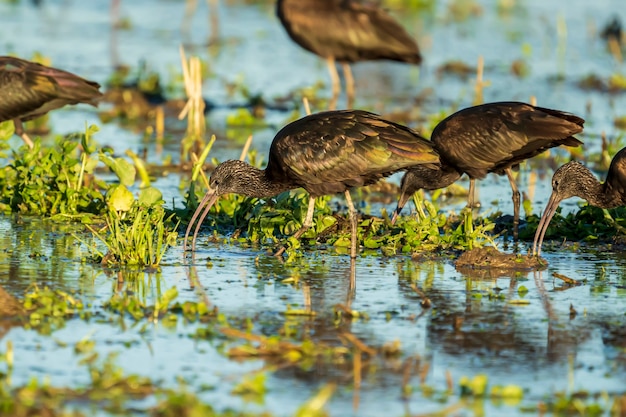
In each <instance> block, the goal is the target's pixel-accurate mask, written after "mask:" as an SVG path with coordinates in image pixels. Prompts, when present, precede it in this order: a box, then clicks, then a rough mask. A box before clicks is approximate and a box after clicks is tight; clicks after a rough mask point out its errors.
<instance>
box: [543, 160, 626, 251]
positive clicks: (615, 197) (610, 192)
mask: <svg viewBox="0 0 626 417" xmlns="http://www.w3.org/2000/svg"><path fill="white" fill-rule="evenodd" d="M571 197H580V198H582V199H584V200H587V202H588V203H589V204H591V205H592V206H596V207H600V208H603V209H608V208H615V207H620V206H626V148H623V149H622V150H621V151H619V152H618V153H617V154H616V155H615V156H614V157H613V160H612V161H611V165H610V166H609V172H608V173H607V174H606V180H605V181H604V182H603V183H601V182H600V181H598V180H597V179H596V177H595V176H594V175H593V174H592V173H591V171H589V169H588V168H586V167H585V166H584V165H583V164H581V163H580V162H576V161H572V162H568V163H567V164H565V165H563V166H562V167H560V168H559V169H557V170H556V171H555V172H554V175H553V176H552V194H551V195H550V199H549V200H548V204H547V205H546V209H545V210H544V212H543V215H542V216H541V220H539V225H538V226H537V231H536V232H535V239H534V242H533V255H537V256H539V255H541V245H542V243H543V237H544V235H545V234H546V230H548V225H549V224H550V220H552V217H553V216H554V213H556V209H557V208H558V207H559V204H560V203H561V201H563V200H565V199H567V198H571Z"/></svg>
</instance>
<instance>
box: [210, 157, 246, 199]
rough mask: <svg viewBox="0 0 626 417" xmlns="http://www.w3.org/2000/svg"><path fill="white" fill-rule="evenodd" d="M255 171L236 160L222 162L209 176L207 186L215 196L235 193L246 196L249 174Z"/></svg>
mask: <svg viewBox="0 0 626 417" xmlns="http://www.w3.org/2000/svg"><path fill="white" fill-rule="evenodd" d="M253 170H255V168H253V167H252V166H251V165H249V164H247V163H245V162H243V161H240V160H238V159H235V160H229V161H225V162H222V163H221V164H219V165H218V166H217V167H215V170H214V171H213V173H212V174H211V179H210V180H209V185H210V187H211V190H213V192H214V193H215V194H217V195H223V194H229V193H237V194H246V192H245V190H246V188H247V186H248V185H249V184H250V179H251V178H250V173H251V171H253Z"/></svg>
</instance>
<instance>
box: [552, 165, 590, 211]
mask: <svg viewBox="0 0 626 417" xmlns="http://www.w3.org/2000/svg"><path fill="white" fill-rule="evenodd" d="M594 182H597V180H596V179H595V177H594V176H593V174H592V173H591V172H590V171H589V169H587V168H586V167H585V166H584V165H583V164H581V163H580V162H577V161H571V162H568V163H567V164H565V165H563V166H561V167H560V168H559V169H557V170H556V171H555V173H554V175H553V176H552V194H553V195H554V196H555V197H556V198H558V201H562V200H565V199H568V198H571V197H582V198H584V197H585V196H586V195H585V194H586V192H585V191H586V189H587V188H588V187H589V184H592V183H594Z"/></svg>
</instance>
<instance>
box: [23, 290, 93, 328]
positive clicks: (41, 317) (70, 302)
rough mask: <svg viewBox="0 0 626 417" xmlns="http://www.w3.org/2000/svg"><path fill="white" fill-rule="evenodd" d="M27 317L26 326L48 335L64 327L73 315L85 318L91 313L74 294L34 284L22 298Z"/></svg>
mask: <svg viewBox="0 0 626 417" xmlns="http://www.w3.org/2000/svg"><path fill="white" fill-rule="evenodd" d="M23 306H24V310H25V311H26V314H27V317H28V324H27V325H26V327H27V328H31V329H35V330H37V331H38V332H39V333H42V334H46V335H49V334H51V333H52V332H53V331H55V330H58V329H62V328H64V327H65V324H66V321H67V320H68V319H71V318H74V317H80V318H82V319H85V320H87V319H88V318H89V317H91V313H90V311H89V310H88V309H86V306H85V304H84V303H83V301H82V300H81V299H80V298H78V296H77V295H76V294H71V293H69V292H66V291H63V290H60V289H56V290H53V289H50V288H48V287H44V288H39V286H38V285H36V284H34V285H32V286H31V290H30V291H27V293H26V295H25V296H24V300H23Z"/></svg>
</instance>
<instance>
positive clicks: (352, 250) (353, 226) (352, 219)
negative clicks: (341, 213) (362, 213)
mask: <svg viewBox="0 0 626 417" xmlns="http://www.w3.org/2000/svg"><path fill="white" fill-rule="evenodd" d="M345 194H346V203H348V210H350V230H351V233H352V238H351V240H350V258H356V238H357V236H356V235H357V233H356V226H357V225H356V209H355V208H354V204H352V197H350V190H346V192H345Z"/></svg>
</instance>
